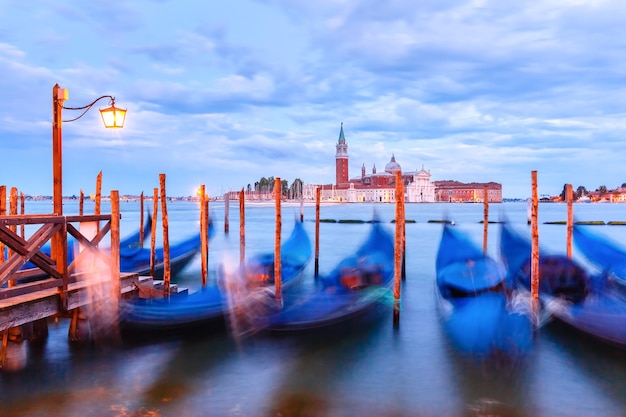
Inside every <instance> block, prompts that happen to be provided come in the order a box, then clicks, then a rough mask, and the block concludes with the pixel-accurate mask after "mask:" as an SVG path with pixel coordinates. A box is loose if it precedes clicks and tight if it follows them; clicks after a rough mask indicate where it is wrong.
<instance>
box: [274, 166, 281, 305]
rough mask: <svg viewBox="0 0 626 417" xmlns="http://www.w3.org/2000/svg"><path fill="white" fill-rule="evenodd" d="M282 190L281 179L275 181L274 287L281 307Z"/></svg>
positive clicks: (277, 301)
mask: <svg viewBox="0 0 626 417" xmlns="http://www.w3.org/2000/svg"><path fill="white" fill-rule="evenodd" d="M281 189H282V184H281V182H280V178H278V177H276V179H275V180H274V204H275V207H276V230H275V233H274V286H275V288H276V294H275V295H276V303H277V304H278V305H279V306H282V304H283V301H282V300H283V298H282V297H283V296H282V279H281V278H282V276H281V273H282V270H281V266H282V265H281V254H280V238H281V232H282V215H281V211H280V208H281Z"/></svg>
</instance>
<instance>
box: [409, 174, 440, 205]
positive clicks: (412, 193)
mask: <svg viewBox="0 0 626 417" xmlns="http://www.w3.org/2000/svg"><path fill="white" fill-rule="evenodd" d="M405 192H406V202H407V203H434V202H435V184H433V183H432V182H430V172H428V171H426V170H425V169H424V167H422V170H421V171H417V172H415V174H414V175H413V182H412V183H410V184H409V185H407V186H406V190H405Z"/></svg>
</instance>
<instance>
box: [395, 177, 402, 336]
mask: <svg viewBox="0 0 626 417" xmlns="http://www.w3.org/2000/svg"><path fill="white" fill-rule="evenodd" d="M403 195H404V183H403V182H402V173H401V172H400V171H396V238H395V244H394V264H393V276H394V281H393V325H394V327H396V328H397V327H398V326H399V324H400V284H401V280H402V229H403V227H404V216H403V214H402V202H403V198H402V197H403Z"/></svg>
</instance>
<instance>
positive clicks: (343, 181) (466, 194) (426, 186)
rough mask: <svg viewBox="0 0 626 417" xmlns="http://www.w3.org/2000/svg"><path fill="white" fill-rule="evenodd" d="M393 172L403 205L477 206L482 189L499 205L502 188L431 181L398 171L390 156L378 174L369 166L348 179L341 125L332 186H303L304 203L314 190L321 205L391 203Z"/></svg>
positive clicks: (426, 172) (428, 177)
mask: <svg viewBox="0 0 626 417" xmlns="http://www.w3.org/2000/svg"><path fill="white" fill-rule="evenodd" d="M396 172H400V173H401V174H402V181H403V182H404V189H405V201H406V202H407V203H433V202H437V201H442V202H470V201H471V202H477V201H483V198H484V189H485V187H487V189H488V199H489V201H490V202H497V203H501V202H502V185H501V184H498V183H495V182H489V183H469V184H465V183H461V182H458V181H435V182H433V181H431V174H430V171H429V170H426V169H425V168H424V166H422V168H421V169H420V170H415V171H402V167H401V166H400V164H399V163H398V162H397V161H396V157H395V155H394V154H392V155H391V160H390V161H389V162H388V163H387V165H385V169H384V171H382V172H378V171H377V170H376V165H373V167H372V170H371V172H370V173H369V174H368V173H367V172H366V168H365V164H363V165H362V166H361V175H360V176H359V177H353V178H349V174H348V173H349V156H348V144H347V142H346V137H345V133H344V131H343V123H342V124H341V128H340V131H339V139H338V141H337V144H336V153H335V183H334V184H305V185H304V189H303V195H304V199H305V200H314V199H315V189H316V188H317V187H321V191H320V197H321V199H322V200H324V201H337V202H350V203H356V202H358V203H360V202H378V203H391V202H395V200H396V195H395V194H396Z"/></svg>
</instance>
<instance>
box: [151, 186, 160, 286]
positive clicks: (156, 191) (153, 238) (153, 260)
mask: <svg viewBox="0 0 626 417" xmlns="http://www.w3.org/2000/svg"><path fill="white" fill-rule="evenodd" d="M152 213H154V214H153V216H152V234H151V235H150V276H151V277H153V278H154V272H155V267H156V228H157V223H158V219H159V217H158V216H157V214H158V213H159V189H158V188H155V189H154V194H153V197H152Z"/></svg>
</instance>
